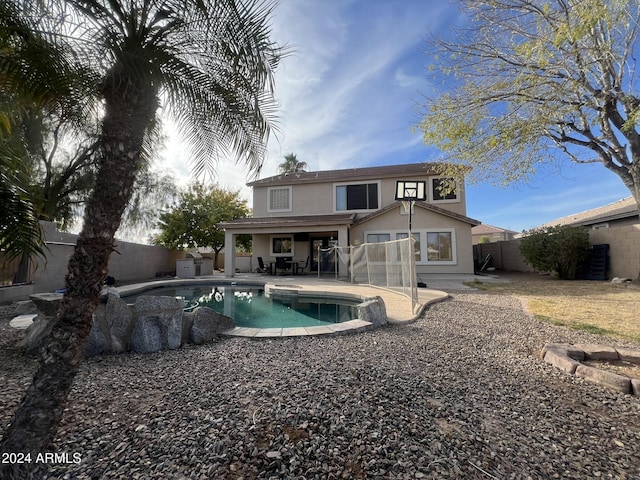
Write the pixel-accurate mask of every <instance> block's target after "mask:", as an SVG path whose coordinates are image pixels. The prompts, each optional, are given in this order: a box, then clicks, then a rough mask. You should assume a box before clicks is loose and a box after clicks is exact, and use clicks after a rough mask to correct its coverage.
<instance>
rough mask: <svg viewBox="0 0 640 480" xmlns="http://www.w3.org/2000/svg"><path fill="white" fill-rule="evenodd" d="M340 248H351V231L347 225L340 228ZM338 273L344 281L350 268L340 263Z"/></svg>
mask: <svg viewBox="0 0 640 480" xmlns="http://www.w3.org/2000/svg"><path fill="white" fill-rule="evenodd" d="M338 246H339V247H348V246H349V229H348V228H347V226H346V225H341V226H339V227H338ZM338 271H339V272H340V273H339V275H338V276H339V277H340V278H341V279H343V280H344V279H345V278H346V277H347V276H348V275H349V266H348V265H346V264H344V263H343V262H342V261H340V265H339V266H338Z"/></svg>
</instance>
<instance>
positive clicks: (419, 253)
mask: <svg viewBox="0 0 640 480" xmlns="http://www.w3.org/2000/svg"><path fill="white" fill-rule="evenodd" d="M428 233H449V234H451V258H452V259H451V260H429V257H428V253H429V252H428V250H427V248H428V245H427V239H428V237H427V234H428ZM411 234H412V235H413V237H414V238H415V239H416V242H417V245H416V247H417V248H416V251H415V255H416V265H422V266H430V265H457V264H458V244H457V243H456V229H455V228H445V227H443V228H426V229H425V228H423V229H417V230H412V231H411ZM363 235H364V239H365V242H366V239H367V237H368V236H369V235H390V239H391V240H392V241H393V240H400V238H398V236H399V235H408V232H407V230H397V229H394V230H367V231H365V232H363Z"/></svg>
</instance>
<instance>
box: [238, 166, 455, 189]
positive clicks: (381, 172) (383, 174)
mask: <svg viewBox="0 0 640 480" xmlns="http://www.w3.org/2000/svg"><path fill="white" fill-rule="evenodd" d="M443 165H444V164H442V163H437V162H429V163H425V162H421V163H407V164H401V165H385V166H382V167H363V168H345V169H341V170H322V171H317V172H296V173H285V174H280V175H274V176H273V177H267V178H262V179H260V180H255V181H253V182H249V183H247V185H248V186H249V187H259V186H268V185H292V184H300V183H303V184H304V183H325V182H329V181H350V180H360V179H369V178H390V177H401V176H402V175H439V174H440V172H441V169H442V168H443Z"/></svg>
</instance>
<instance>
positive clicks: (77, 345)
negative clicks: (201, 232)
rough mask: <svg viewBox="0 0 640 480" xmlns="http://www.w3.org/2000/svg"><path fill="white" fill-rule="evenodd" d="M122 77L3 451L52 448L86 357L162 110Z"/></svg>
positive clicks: (10, 474) (150, 93) (112, 93)
mask: <svg viewBox="0 0 640 480" xmlns="http://www.w3.org/2000/svg"><path fill="white" fill-rule="evenodd" d="M112 71H118V70H117V69H114V70H112ZM120 71H121V70H120ZM114 77H117V75H116V76H114ZM117 80H122V78H119V79H118V78H114V81H113V83H112V84H111V85H112V88H111V89H109V88H105V99H106V102H105V118H104V120H103V125H102V142H101V143H102V145H101V153H100V155H101V158H100V167H99V171H98V175H97V179H96V186H95V190H94V191H93V193H92V195H91V197H90V199H89V201H88V203H87V206H86V209H85V216H84V226H83V228H82V232H81V233H80V235H79V237H78V241H77V244H76V247H75V249H74V253H73V255H72V257H71V258H70V260H69V268H68V273H67V276H66V279H65V286H66V288H67V291H66V293H65V295H64V298H63V300H62V302H61V306H60V309H59V311H58V315H57V319H56V323H55V325H54V327H53V330H52V332H51V335H50V337H49V340H48V342H47V344H46V346H45V347H44V349H43V352H42V354H41V357H40V360H39V368H38V370H37V372H36V373H35V376H34V378H33V382H32V383H31V385H30V386H29V389H28V390H27V393H26V394H25V397H24V398H23V400H22V402H21V403H20V405H19V407H18V409H17V411H16V413H15V414H14V417H13V420H12V422H11V425H10V426H9V428H8V430H7V431H6V433H5V436H4V438H3V440H2V443H1V444H0V452H13V453H17V452H21V453H27V452H30V453H31V454H32V455H33V456H34V458H35V455H37V453H39V452H44V451H46V449H47V448H50V447H51V445H52V443H53V440H54V438H55V435H56V432H57V429H58V425H59V423H60V420H61V418H62V414H63V411H64V408H65V405H66V403H67V397H68V395H69V392H70V391H71V387H72V385H73V380H74V378H75V375H76V374H77V372H78V369H79V366H80V363H81V361H82V351H83V346H84V343H85V340H86V338H87V336H88V335H89V332H90V330H91V326H92V318H93V317H92V315H93V312H94V310H95V308H96V307H97V305H98V302H99V298H100V291H101V289H102V284H103V282H104V279H105V277H106V275H107V267H108V264H109V257H110V256H111V253H112V252H113V249H114V248H113V247H114V242H113V239H114V234H115V232H116V230H117V229H118V227H119V225H120V220H121V217H122V214H123V212H124V209H125V207H126V205H127V203H128V201H129V199H130V198H131V194H132V188H133V184H134V181H135V177H136V173H137V171H138V169H139V166H140V161H141V149H142V144H143V139H144V135H145V131H146V130H147V128H148V126H149V125H150V122H151V121H152V119H153V116H154V115H155V111H156V108H157V100H156V98H155V93H156V92H155V89H154V88H153V87H149V88H147V89H133V88H131V85H132V82H131V81H129V82H127V81H120V82H118V81H117ZM127 80H128V79H127ZM121 85H126V86H127V88H125V87H121ZM138 85H139V83H138ZM107 87H108V85H107ZM119 88H120V89H122V91H119ZM33 466H34V465H33V464H31V465H28V464H27V465H22V466H20V465H14V466H9V465H0V469H1V468H5V469H7V468H8V471H3V470H0V478H3V479H4V478H25V476H24V471H25V470H26V471H28V470H29V467H33ZM19 468H23V469H24V470H22V471H20V470H18V469H19Z"/></svg>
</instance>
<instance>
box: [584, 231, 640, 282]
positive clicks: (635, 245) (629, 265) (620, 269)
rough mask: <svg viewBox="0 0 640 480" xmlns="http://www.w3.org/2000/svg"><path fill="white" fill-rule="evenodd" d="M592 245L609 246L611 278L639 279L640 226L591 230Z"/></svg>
mask: <svg viewBox="0 0 640 480" xmlns="http://www.w3.org/2000/svg"><path fill="white" fill-rule="evenodd" d="M589 241H590V242H591V244H592V245H597V244H602V243H608V244H609V261H610V266H609V278H613V277H621V278H632V279H636V278H638V274H640V225H638V224H636V225H623V226H620V227H610V228H602V229H599V230H589Z"/></svg>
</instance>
